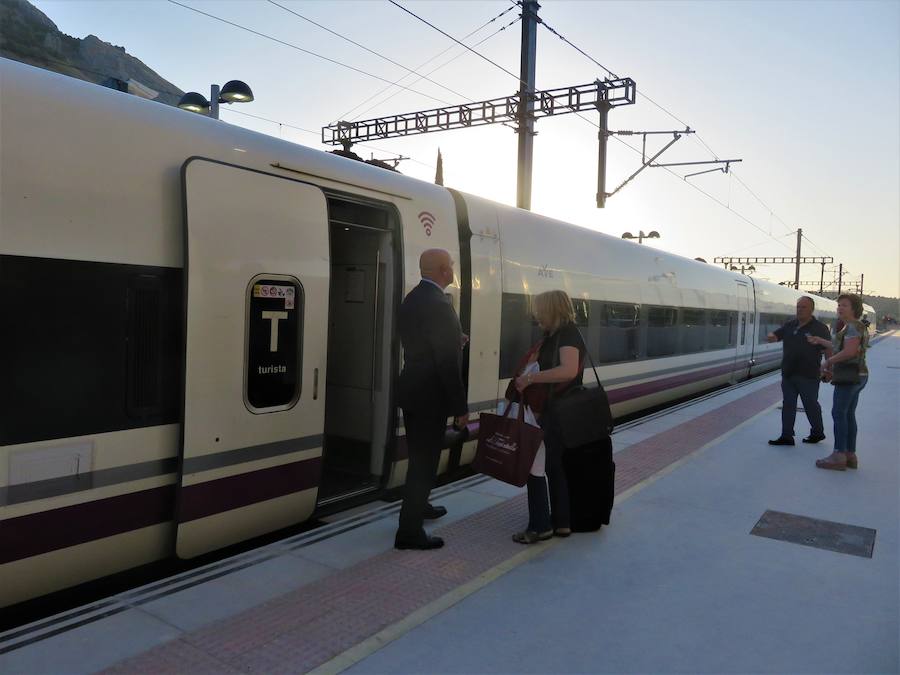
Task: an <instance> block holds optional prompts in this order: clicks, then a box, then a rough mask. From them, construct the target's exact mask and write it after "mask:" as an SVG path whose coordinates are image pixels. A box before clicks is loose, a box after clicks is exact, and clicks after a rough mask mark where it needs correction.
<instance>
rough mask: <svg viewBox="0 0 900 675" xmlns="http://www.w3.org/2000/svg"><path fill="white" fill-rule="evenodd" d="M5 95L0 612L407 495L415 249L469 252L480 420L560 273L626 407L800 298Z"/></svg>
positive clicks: (225, 138)
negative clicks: (401, 313)
mask: <svg viewBox="0 0 900 675" xmlns="http://www.w3.org/2000/svg"><path fill="white" fill-rule="evenodd" d="M0 86H2V95H0V125H2V127H0V133H2V137H0V141H2V153H0V179H2V182H0V311H2V315H3V316H4V317H6V320H7V324H6V330H4V331H2V333H0V372H2V374H3V378H2V386H0V411H2V412H0V415H2V418H0V606H7V605H11V604H14V603H17V602H20V601H23V600H26V599H29V598H32V597H35V596H37V595H41V594H45V593H49V592H52V591H55V590H59V589H62V588H66V587H69V586H73V585H76V584H78V583H81V582H84V581H87V580H90V579H96V578H99V577H103V576H106V575H109V574H112V573H114V572H118V571H121V570H125V569H129V568H132V567H135V566H138V565H141V564H143V563H148V562H151V561H154V560H158V559H162V558H166V557H169V556H173V555H175V556H180V557H183V558H190V557H194V556H196V555H199V554H201V553H204V552H207V551H211V550H214V549H218V548H221V547H224V546H227V545H229V544H233V543H235V542H240V541H243V540H246V539H249V538H252V537H254V536H257V535H261V534H264V533H268V532H272V531H275V530H278V529H280V528H283V527H286V526H290V525H292V524H297V523H301V522H303V521H305V520H307V519H309V518H310V517H311V516H313V514H314V513H317V512H320V511H321V510H322V509H335V508H340V505H341V504H342V503H344V502H345V501H346V500H347V499H348V498H351V497H355V498H360V496H362V497H365V495H367V494H371V495H373V496H374V495H376V494H378V493H379V492H380V491H382V490H384V489H386V488H390V487H395V486H397V485H399V484H401V483H402V481H403V479H404V476H405V468H406V460H405V456H406V455H405V442H404V438H403V429H402V420H401V419H400V415H399V411H398V410H397V409H396V407H395V405H394V403H393V382H394V380H395V375H396V373H397V372H399V368H400V365H401V358H402V355H401V353H400V345H399V340H398V338H397V334H396V330H395V320H394V317H395V315H396V311H397V307H398V304H399V302H400V301H401V299H402V297H403V295H404V293H405V292H407V291H408V290H409V289H410V288H412V287H413V286H414V285H415V284H416V283H418V280H419V274H418V257H419V254H420V253H421V251H422V250H423V249H425V248H432V247H441V248H445V249H448V250H449V251H451V253H452V255H453V257H454V259H455V260H457V261H458V265H457V271H458V275H459V276H458V278H457V280H456V282H455V283H454V285H453V286H451V287H450V288H448V289H447V291H448V293H449V294H450V295H451V297H452V300H453V302H454V305H455V306H456V307H457V309H458V311H459V314H460V318H461V321H462V324H463V328H464V330H465V331H466V332H467V333H469V334H470V336H471V342H470V345H469V348H468V351H467V355H466V371H465V377H466V382H467V386H468V398H469V402H470V409H471V410H473V411H474V412H477V411H480V410H487V409H492V408H494V407H495V405H496V401H497V398H498V397H499V396H502V393H503V391H504V390H505V386H506V383H507V382H508V379H509V377H510V376H511V374H512V373H511V369H512V367H513V364H514V363H515V361H516V360H517V358H518V357H519V356H520V355H521V353H522V351H523V350H524V349H525V348H526V347H527V346H528V344H530V341H531V340H532V339H533V338H534V331H535V327H534V324H533V322H532V321H531V318H530V315H529V298H530V297H531V296H532V295H533V294H535V293H537V292H540V291H542V290H547V289H553V288H563V289H565V290H566V291H567V292H568V293H569V294H570V295H571V296H572V297H573V299H574V300H575V303H576V308H577V310H578V322H579V325H580V326H581V328H582V331H583V333H584V334H585V339H586V341H587V343H588V346H589V349H590V351H591V353H592V355H593V357H594V359H595V361H596V362H597V365H598V366H599V372H600V376H601V378H602V379H603V381H604V383H605V385H606V386H607V388H608V390H609V393H610V398H611V400H612V402H613V406H614V411H615V413H616V414H617V415H624V414H628V413H634V412H636V411H640V410H642V409H645V408H647V407H651V406H656V405H658V404H660V403H664V402H666V401H669V400H673V399H676V398H680V397H683V396H685V395H687V394H690V393H692V392H696V391H700V390H704V389H709V388H710V387H714V386H717V385H720V384H724V383H727V382H734V381H737V380H740V379H743V378H746V377H748V376H749V375H750V374H751V373H755V372H761V371H764V370H768V369H772V368H776V367H778V365H779V355H780V347H779V346H778V345H772V346H770V345H762V344H761V343H760V339H762V340H763V341H764V337H765V332H764V329H765V328H766V326H768V325H769V324H768V322H769V320H770V319H772V320H774V319H773V317H775V316H778V317H779V318H783V317H785V316H788V315H791V314H793V305H794V303H795V301H796V298H797V297H798V295H799V294H798V293H796V292H795V291H790V290H788V289H784V288H781V287H777V286H773V285H771V284H765V283H760V282H755V281H754V280H752V279H750V278H748V277H744V276H741V275H737V274H732V273H729V272H725V271H723V270H720V269H718V268H716V267H713V266H709V265H705V264H702V263H697V262H695V261H692V260H687V259H684V258H680V257H678V256H673V255H670V254H666V253H663V252H661V251H658V250H655V249H652V248H650V247H642V246H637V245H634V244H633V243H629V242H624V241H622V240H620V239H616V238H613V237H608V236H605V235H603V234H599V233H597V232H594V231H591V230H587V229H583V228H580V227H577V226H572V225H569V224H566V223H562V222H559V221H555V220H551V219H548V218H543V217H541V216H537V215H534V214H532V213H528V212H524V211H519V210H516V209H513V208H509V207H505V206H501V205H498V204H494V203H492V202H488V201H486V200H483V199H479V198H477V197H472V196H469V195H463V194H461V193H458V192H455V191H452V190H447V189H445V188H442V187H439V186H435V185H431V184H429V183H425V182H422V181H418V180H413V179H410V178H407V177H404V176H402V175H399V174H396V173H392V172H390V171H385V170H383V169H379V168H375V167H372V166H368V165H366V164H362V163H358V162H353V161H351V160H347V159H343V158H340V157H337V156H335V155H331V154H327V153H322V152H319V151H316V150H312V149H309V148H306V147H303V146H299V145H294V144H291V143H288V142H284V141H281V140H278V139H275V138H272V137H269V136H265V135H261V134H257V133H254V132H251V131H247V130H245V129H242V128H239V127H235V126H231V125H229V124H226V123H223V122H218V121H214V120H211V119H208V118H205V117H201V116H198V115H193V114H189V113H185V112H183V111H180V110H177V109H174V108H170V107H166V106H163V105H160V104H156V103H152V102H149V101H146V100H143V99H140V98H137V97H133V96H129V95H127V94H123V93H119V92H115V91H112V90H109V89H104V88H102V87H98V86H95V85H91V84H87V83H84V82H80V81H77V80H74V79H71V78H67V77H64V76H60V75H56V74H53V73H48V72H45V71H42V70H39V69H35V68H32V67H30V66H25V65H22V64H18V63H15V62H12V61H9V60H5V59H0ZM818 302H819V303H822V304H821V305H820V308H819V309H820V312H819V313H820V315H822V313H823V311H824V312H833V305H834V303H831V305H828V302H830V301H825V300H821V299H820V300H818ZM472 445H473V444H471V443H469V444H468V445H467V447H466V449H465V450H464V451H463V452H462V453H461V455H460V454H457V455H456V456H452V457H451V453H450V452H449V450H448V451H445V454H444V456H443V458H442V462H441V468H440V471H441V472H444V471H447V470H448V469H450V468H453V467H454V466H455V465H456V464H459V463H463V464H465V463H466V462H469V461H470V459H471V456H472V453H473V451H474V448H473V447H472Z"/></svg>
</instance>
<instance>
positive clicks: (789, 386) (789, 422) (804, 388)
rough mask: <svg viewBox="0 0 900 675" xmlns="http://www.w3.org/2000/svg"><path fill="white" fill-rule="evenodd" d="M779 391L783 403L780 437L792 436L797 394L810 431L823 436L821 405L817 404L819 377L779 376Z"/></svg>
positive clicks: (814, 434)
mask: <svg viewBox="0 0 900 675" xmlns="http://www.w3.org/2000/svg"><path fill="white" fill-rule="evenodd" d="M781 393H782V394H783V396H784V404H783V405H782V408H781V437H782V438H793V437H794V419H795V418H796V417H797V396H799V397H800V400H801V401H803V409H804V410H805V411H806V417H807V419H808V420H809V426H810V433H811V434H812V435H813V436H824V435H825V426H824V425H823V424H822V406H820V405H819V379H818V378H812V377H803V376H802V375H791V376H789V377H785V376H784V375H782V376H781Z"/></svg>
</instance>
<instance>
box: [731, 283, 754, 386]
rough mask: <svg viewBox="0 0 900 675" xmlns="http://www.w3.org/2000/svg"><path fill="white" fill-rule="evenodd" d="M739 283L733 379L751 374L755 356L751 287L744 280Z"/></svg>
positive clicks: (740, 378) (736, 379)
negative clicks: (752, 361)
mask: <svg viewBox="0 0 900 675" xmlns="http://www.w3.org/2000/svg"><path fill="white" fill-rule="evenodd" d="M736 283H737V307H738V312H737V335H736V343H737V349H736V350H735V362H734V370H733V373H732V380H733V381H738V380H743V379H744V378H746V377H749V375H750V365H751V363H750V361H751V359H752V358H753V343H754V340H753V337H754V328H753V326H754V323H753V313H752V305H751V302H750V287H749V286H748V285H747V284H745V283H744V282H743V281H738V282H736Z"/></svg>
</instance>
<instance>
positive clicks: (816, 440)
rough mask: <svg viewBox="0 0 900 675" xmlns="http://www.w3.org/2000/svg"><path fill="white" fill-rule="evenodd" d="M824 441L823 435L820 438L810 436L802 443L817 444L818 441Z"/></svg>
mask: <svg viewBox="0 0 900 675" xmlns="http://www.w3.org/2000/svg"><path fill="white" fill-rule="evenodd" d="M824 440H825V435H824V434H823V435H822V436H813V435H812V434H810V435H809V436H807V437H806V438H804V439H803V442H804V443H818V442H819V441H824Z"/></svg>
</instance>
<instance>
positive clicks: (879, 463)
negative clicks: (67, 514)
mask: <svg viewBox="0 0 900 675" xmlns="http://www.w3.org/2000/svg"><path fill="white" fill-rule="evenodd" d="M869 364H870V368H871V371H872V375H871V377H870V380H871V381H870V383H869V384H868V386H867V387H866V389H865V390H864V391H863V393H862V396H861V399H860V408H859V411H858V415H857V417H858V420H859V427H860V432H859V443H858V446H859V453H858V454H859V462H860V468H859V470H858V471H846V472H832V471H823V470H820V469H816V468H815V466H814V460H815V459H816V458H817V457H820V456H823V455H826V454H828V453H829V452H830V451H831V431H830V424H829V423H830V419H829V417H828V416H829V413H830V404H831V392H832V389H831V387H829V386H823V387H822V389H821V392H820V401H821V403H822V407H823V414H824V415H825V417H826V433H827V434H828V436H829V439H828V440H826V441H825V442H823V443H821V444H819V445H818V446H808V445H803V444H800V443H799V442H798V445H797V446H795V447H772V446H769V445H767V444H766V440H767V439H769V438H774V437H775V436H777V434H778V431H779V428H780V411H779V410H778V406H779V404H780V388H779V380H778V375H777V374H773V375H769V376H766V377H763V378H758V379H756V380H753V381H751V382H749V383H746V384H744V385H742V386H739V387H736V388H732V389H730V390H727V391H725V392H722V393H719V394H716V395H712V396H707V397H704V398H703V399H701V400H698V401H696V402H692V403H690V404H686V405H683V406H679V407H677V408H676V409H674V410H670V411H666V412H664V413H660V414H657V415H654V416H651V417H650V418H648V419H645V420H643V421H641V422H639V423H635V424H632V425H626V426H624V427H623V428H622V429H620V430H618V431H617V433H616V435H615V438H614V446H615V450H616V456H615V461H616V464H617V498H616V499H617V500H616V507H615V509H614V510H613V515H612V523H611V525H610V526H609V527H604V528H603V529H602V530H601V531H600V532H599V533H594V534H576V535H574V536H572V537H570V538H568V539H553V540H551V541H550V542H546V543H542V544H539V545H535V546H530V547H522V546H519V545H516V544H514V543H513V542H512V541H511V540H510V534H511V533H512V532H513V531H515V530H516V529H520V528H521V526H522V525H523V524H524V522H525V520H526V514H525V500H524V495H523V494H522V491H521V490H518V489H515V488H511V487H509V486H505V485H503V484H500V483H497V482H495V481H490V480H487V479H485V478H484V477H480V476H476V477H473V478H470V479H467V480H465V481H462V482H460V483H456V484H453V485H450V486H446V487H444V488H442V489H440V490H438V491H436V495H435V497H434V498H433V500H432V501H434V502H435V503H440V504H443V505H445V506H447V508H448V509H449V514H448V516H447V517H446V518H444V519H441V520H440V521H437V523H436V524H435V525H434V527H433V528H432V529H433V530H434V531H435V532H436V533H437V534H440V535H442V536H443V537H444V538H445V539H446V542H447V545H446V546H445V547H444V548H443V549H441V550H439V551H433V552H407V551H395V550H393V549H392V548H391V544H392V540H393V533H394V530H395V528H396V519H397V511H398V507H397V505H396V504H392V505H379V506H372V505H369V506H368V507H365V508H363V509H360V510H358V511H356V512H353V513H345V514H341V516H339V517H338V518H336V519H335V521H334V522H332V523H330V524H328V525H326V526H325V527H322V528H319V529H316V530H313V531H312V532H308V533H304V534H301V535H297V536H296V537H292V538H290V539H286V540H283V541H281V542H277V543H275V544H272V545H270V546H267V547H264V548H261V549H257V550H255V551H252V552H249V553H246V554H243V555H241V556H237V557H236V558H232V559H229V560H226V561H220V562H218V563H214V564H212V565H209V566H207V567H205V568H200V569H197V570H193V571H191V572H186V573H184V574H182V575H179V576H178V577H174V578H172V579H168V580H166V581H162V582H158V583H155V584H151V585H149V586H147V587H144V588H140V589H136V590H133V591H130V592H128V593H124V594H121V595H119V596H115V597H113V598H109V599H107V600H103V601H100V602H98V603H95V604H94V605H91V606H88V607H85V608H81V609H79V610H73V611H71V612H67V613H65V614H62V615H59V616H57V617H52V618H50V619H46V620H44V621H41V622H37V623H36V624H33V625H32V626H27V627H23V628H20V629H16V630H14V631H9V632H8V633H6V634H3V635H0V672H2V673H4V674H6V673H8V674H12V673H87V672H97V671H105V672H109V673H238V672H243V673H280V672H291V673H299V672H307V671H317V672H332V673H334V672H342V671H346V672H350V673H423V672H427V673H475V672H478V673H510V672H533V673H548V672H660V673H668V672H685V671H690V672H717V673H721V672H779V673H780V672H798V673H799V672H847V673H851V672H852V673H863V672H872V673H876V672H877V673H885V672H898V670H900V660H898V659H900V655H898V643H900V622H898V598H900V588H898V569H900V560H898V545H900V532H898V529H900V519H898V513H900V503H898V494H900V489H898V488H900V485H898V466H900V465H898V455H900V453H898V449H900V448H898V438H900V429H898V414H897V411H898V410H900V396H898V393H900V333H897V332H895V333H892V334H888V335H887V336H885V337H884V338H882V339H881V340H880V341H879V343H878V344H877V345H875V346H874V347H873V349H872V350H871V352H870V354H869ZM797 431H798V432H805V431H806V428H805V420H804V419H803V415H802V413H799V414H798V424H797ZM766 512H770V513H769V514H768V515H767V516H766V518H763V516H764V514H766ZM772 513H775V514H776V515H775V516H773V515H772ZM779 513H780V514H793V515H796V516H802V517H806V518H808V519H817V520H818V521H828V522H830V523H839V524H845V525H851V526H857V527H859V528H865V530H853V531H851V532H849V534H848V533H847V532H843V533H841V532H838V534H837V535H834V532H832V531H831V530H828V531H827V532H826V531H825V530H820V531H816V532H813V533H812V534H810V532H811V531H809V530H807V531H806V534H805V535H804V534H803V533H802V532H801V536H800V537H799V543H794V542H789V541H783V540H780V539H777V538H772V537H771V536H756V534H751V531H752V530H754V528H757V531H758V533H759V534H763V535H766V534H767V533H768V535H772V532H773V530H772V527H771V526H772V523H776V524H778V523H780V522H781V521H777V518H778V517H781V516H777V514H779ZM767 518H768V520H767ZM773 518H774V519H775V520H773ZM804 522H806V521H804ZM767 523H768V525H769V526H770V527H769V530H768V531H767V532H759V530H760V529H762V528H764V527H765V526H766V525H767ZM825 525H826V526H827V527H826V530H827V529H828V528H829V527H830V528H832V529H833V528H834V527H835V526H833V525H828V523H826V524H825ZM779 527H780V525H779ZM776 529H777V528H776ZM782 529H783V528H782ZM871 530H874V532H870V534H872V535H874V546H869V548H868V549H867V548H866V546H867V544H866V543H865V542H864V541H863V539H865V536H864V535H866V533H867V532H869V531H871ZM779 532H780V533H781V534H784V532H782V531H781V530H779ZM860 533H862V534H860ZM776 534H777V533H776ZM832 535H834V536H832ZM857 535H859V537H857ZM829 537H830V538H829ZM860 537H862V538H861V539H860ZM857 539H859V541H857ZM860 542H862V544H863V545H862V547H861V548H860V547H859V546H857V547H856V549H855V551H851V549H852V548H853V547H852V546H851V544H859V543H860ZM822 545H826V548H821V547H820V546H822ZM827 546H831V547H832V548H837V549H839V550H831V549H829V548H828V547H827ZM867 550H868V553H869V554H870V555H871V557H869V555H867V553H866V552H867ZM841 551H850V552H841Z"/></svg>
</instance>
